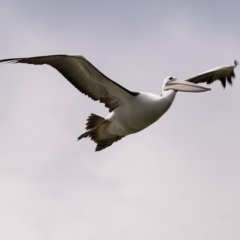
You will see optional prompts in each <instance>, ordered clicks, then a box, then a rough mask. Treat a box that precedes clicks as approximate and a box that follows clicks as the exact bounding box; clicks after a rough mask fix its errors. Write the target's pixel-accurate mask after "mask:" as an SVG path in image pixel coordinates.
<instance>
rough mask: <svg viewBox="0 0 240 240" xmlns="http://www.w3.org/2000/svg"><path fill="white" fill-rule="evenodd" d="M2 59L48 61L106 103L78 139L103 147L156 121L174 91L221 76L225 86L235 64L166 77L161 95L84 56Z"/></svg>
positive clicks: (199, 88) (197, 88) (197, 89)
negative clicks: (123, 81)
mask: <svg viewBox="0 0 240 240" xmlns="http://www.w3.org/2000/svg"><path fill="white" fill-rule="evenodd" d="M0 62H10V63H27V64H34V65H43V64H47V65H50V66H52V67H53V68H55V69H56V70H57V71H59V72H60V73H61V74H62V75H63V76H64V77H65V78H66V79H67V80H68V81H69V82H70V83H72V85H73V86H75V87H76V88H77V89H78V90H79V91H80V92H82V93H84V94H86V95H87V96H89V97H90V98H92V99H93V100H96V101H100V102H101V103H104V104H105V106H106V107H107V108H108V109H109V114H108V115H107V117H106V118H103V117H100V116H98V115H96V114H93V113H92V114H91V115H90V116H89V117H88V119H87V123H86V132H84V133H83V134H81V135H80V136H79V137H78V140H80V139H82V138H86V137H90V138H91V140H93V141H94V142H95V143H96V144H97V146H96V149H95V150H96V151H100V150H102V149H105V148H107V147H109V146H111V145H112V144H113V143H114V142H116V141H118V140H120V139H121V138H123V137H125V136H126V135H129V134H133V133H136V132H139V131H141V130H143V129H144V128H146V127H148V126H150V125H151V124H153V123H154V122H156V121H157V120H158V119H159V118H160V117H161V116H162V115H163V114H164V113H165V112H166V111H167V110H168V109H169V108H170V106H171V105H172V103H173V100H174V98H175V95H176V93H177V92H178V91H181V92H205V91H209V90H211V89H210V88H206V87H203V86H200V85H197V84H198V83H207V84H211V83H213V82H214V81H216V80H220V81H221V83H222V85H223V87H224V88H225V86H226V82H228V83H230V84H232V78H234V77H235V74H234V68H235V67H236V66H237V65H238V61H236V60H235V61H234V65H233V66H222V67H217V68H214V69H211V70H209V71H206V72H203V73H201V74H199V75H196V76H194V77H191V78H189V79H186V80H184V81H183V80H179V79H178V78H176V77H173V76H170V77H167V78H166V79H165V80H164V82H163V86H162V93H161V94H160V95H156V94H152V93H146V92H133V91H130V90H128V89H126V88H125V87H123V86H121V85H119V84H118V83H116V82H114V81H113V80H111V79H109V78H108V77H106V76H105V75H104V74H103V73H101V72H100V71H99V70H98V69H97V68H96V67H94V66H93V65H92V64H91V63H90V62H89V61H88V60H86V59H85V58H84V57H83V56H77V55H50V56H40V57H30V58H11V59H3V60H0Z"/></svg>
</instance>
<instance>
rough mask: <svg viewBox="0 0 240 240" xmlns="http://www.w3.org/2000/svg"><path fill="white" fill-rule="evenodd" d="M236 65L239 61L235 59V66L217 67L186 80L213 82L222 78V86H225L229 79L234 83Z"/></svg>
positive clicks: (229, 81)
mask: <svg viewBox="0 0 240 240" xmlns="http://www.w3.org/2000/svg"><path fill="white" fill-rule="evenodd" d="M236 66H238V61H237V60H234V66H223V67H217V68H214V69H211V70H209V71H207V72H204V73H202V74H199V75H197V76H195V77H192V78H189V79H187V80H185V81H187V82H192V83H207V84H211V83H213V82H214V81H216V80H220V81H221V83H222V86H223V87H224V88H225V87H226V82H227V81H228V83H230V84H232V78H234V77H235V73H234V68H235V67H236Z"/></svg>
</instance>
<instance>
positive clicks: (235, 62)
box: [234, 59, 239, 67]
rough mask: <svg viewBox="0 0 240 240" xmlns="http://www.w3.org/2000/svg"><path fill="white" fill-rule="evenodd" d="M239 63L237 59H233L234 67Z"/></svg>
mask: <svg viewBox="0 0 240 240" xmlns="http://www.w3.org/2000/svg"><path fill="white" fill-rule="evenodd" d="M238 65H239V62H238V60H237V59H235V60H234V67H237V66H238Z"/></svg>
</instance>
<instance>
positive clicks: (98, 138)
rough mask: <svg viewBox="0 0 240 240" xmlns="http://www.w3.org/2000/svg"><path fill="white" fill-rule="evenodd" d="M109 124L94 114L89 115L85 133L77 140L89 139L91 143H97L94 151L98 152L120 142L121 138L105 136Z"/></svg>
mask: <svg viewBox="0 0 240 240" xmlns="http://www.w3.org/2000/svg"><path fill="white" fill-rule="evenodd" d="M109 124H110V122H109V121H107V120H105V119H104V118H103V117H100V116H98V115H96V114H93V113H91V115H90V116H89V117H88V119H87V123H86V130H88V131H86V132H85V133H83V134H82V135H80V136H79V137H78V140H80V139H82V138H85V137H90V138H91V140H92V141H94V142H95V143H97V147H96V149H95V150H96V151H100V150H102V149H104V148H107V147H109V146H111V145H112V144H113V143H114V142H116V141H118V140H120V139H121V138H122V137H119V136H109V135H108V134H107V131H106V129H107V127H108V126H109Z"/></svg>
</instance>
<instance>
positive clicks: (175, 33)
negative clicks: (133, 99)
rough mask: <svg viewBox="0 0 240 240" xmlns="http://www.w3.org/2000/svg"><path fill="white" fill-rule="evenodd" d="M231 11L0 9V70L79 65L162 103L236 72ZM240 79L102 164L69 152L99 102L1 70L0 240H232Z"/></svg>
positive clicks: (142, 5) (239, 161)
mask: <svg viewBox="0 0 240 240" xmlns="http://www.w3.org/2000/svg"><path fill="white" fill-rule="evenodd" d="M239 9H240V2H239V1H238V0H236V1H233V0H230V1H225V2H224V1H223V2H221V1H199V2H198V1H152V0H149V1H145V0H144V1H128V0H123V1H89V0H86V1H81V0H80V1H49V0H43V1H32V0H31V1H30V0H26V1H14V0H2V1H1V2H0V19H1V24H0V31H1V32H0V35H1V38H0V42H1V47H0V58H9V57H28V56H38V55H48V54H79V55H84V56H85V57H86V58H87V59H88V60H89V61H90V62H92V63H93V64H94V65H95V66H96V67H97V68H98V69H99V70H101V71H102V72H103V73H104V74H106V75H107V76H108V77H110V78H111V79H113V80H115V81H117V82H118V83H119V84H121V85H123V86H125V87H126V88H128V89H129V90H132V91H146V92H153V93H159V94H160V92H161V88H162V82H163V79H164V78H165V77H167V76H169V75H174V76H177V77H179V78H180V79H186V78H188V77H191V76H193V75H196V74H198V73H201V72H203V71H206V70H208V69H211V68H213V67H217V66H221V65H231V64H233V60H234V59H235V58H236V59H238V60H240V47H239V46H240V30H239V23H240V14H239ZM239 69H240V68H237V69H236V75H237V78H236V80H235V81H234V84H233V87H231V86H229V85H228V86H227V87H226V90H223V88H222V86H221V84H220V82H217V83H215V84H213V85H212V86H211V88H212V91H211V92H206V93H199V94H193V93H178V94H177V96H176V99H175V102H174V103H173V105H172V107H171V108H170V110H169V111H168V112H167V113H166V115H164V116H163V117H162V119H160V121H158V122H157V123H155V124H154V125H152V126H150V127H149V128H147V129H146V130H144V131H142V132H140V133H137V134H134V135H131V136H128V137H126V138H124V139H122V140H121V141H119V142H117V143H115V144H113V146H111V147H110V148H107V149H105V150H103V151H101V152H97V153H95V152H94V149H95V144H94V143H93V142H91V141H90V140H89V139H83V140H81V141H80V142H77V141H76V139H77V137H78V136H79V135H80V134H81V133H83V132H84V128H85V122H86V118H87V117H88V115H89V114H90V113H91V112H93V113H95V114H98V115H100V116H103V117H104V116H106V115H107V113H108V112H107V109H106V108H104V106H103V104H99V103H97V102H94V101H92V100H91V99H89V98H87V97H86V96H84V95H82V94H81V93H79V92H78V91H77V90H76V89H75V88H74V87H73V86H71V84H69V83H68V82H67V81H66V80H65V79H64V78H63V77H62V76H61V75H60V74H59V73H58V72H57V71H56V70H54V69H52V68H50V67H48V66H30V65H24V64H19V65H11V64H1V65H0V99H1V101H0V239H3V240H10V239H11V240H12V239H14V240H19V239H23V240H35V239H36V240H42V239H43V240H53V239H57V240H63V239H64V240H65V239H71V240H75V239H83V240H85V239H88V240H95V239H97V240H108V239H110V240H112V239H113V240H122V239H124V240H132V239H137V240H145V239H151V240H155V239H156V240H158V239H164V240H165V239H166V240H179V239H181V240H188V239H189V240H193V239H194V240H203V239H204V240H215V239H217V240H239V239H240V186H239V185H240V174H239V172H240V114H239V113H240V110H239V106H240V71H239Z"/></svg>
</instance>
